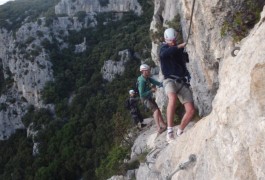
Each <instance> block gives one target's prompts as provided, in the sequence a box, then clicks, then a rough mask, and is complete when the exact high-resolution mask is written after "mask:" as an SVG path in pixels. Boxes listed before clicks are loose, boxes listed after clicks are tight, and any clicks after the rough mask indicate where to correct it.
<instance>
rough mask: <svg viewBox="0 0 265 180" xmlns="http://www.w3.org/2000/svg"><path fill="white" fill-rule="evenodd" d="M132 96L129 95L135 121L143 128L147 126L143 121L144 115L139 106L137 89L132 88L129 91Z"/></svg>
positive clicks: (131, 111)
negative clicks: (136, 94)
mask: <svg viewBox="0 0 265 180" xmlns="http://www.w3.org/2000/svg"><path fill="white" fill-rule="evenodd" d="M129 94H130V97H129V104H130V113H131V116H132V120H133V123H134V124H135V125H136V126H137V127H138V125H139V127H140V128H143V127H145V126H146V124H144V123H143V121H144V120H143V117H142V114H141V112H140V110H139V108H138V98H136V97H135V91H134V90H130V91H129Z"/></svg>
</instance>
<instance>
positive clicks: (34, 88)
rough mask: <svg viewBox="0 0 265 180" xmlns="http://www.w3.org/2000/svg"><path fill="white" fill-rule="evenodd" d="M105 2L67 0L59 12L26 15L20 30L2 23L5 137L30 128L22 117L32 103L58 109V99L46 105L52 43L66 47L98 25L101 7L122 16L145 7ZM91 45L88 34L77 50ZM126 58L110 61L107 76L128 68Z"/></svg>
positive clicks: (0, 128) (0, 111)
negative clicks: (55, 103) (75, 36)
mask: <svg viewBox="0 0 265 180" xmlns="http://www.w3.org/2000/svg"><path fill="white" fill-rule="evenodd" d="M102 2H103V1H101V3H100V2H99V1H97V0H96V1H84V0H83V1H72V0H62V1H60V2H59V3H58V5H57V6H56V7H55V12H56V13H57V14H60V16H59V17H55V18H45V17H40V18H38V19H37V20H36V21H34V22H29V21H28V20H25V21H24V22H23V23H22V26H21V27H19V28H18V29H17V30H15V31H14V32H13V31H10V32H8V31H7V30H5V29H0V65H1V68H0V70H1V72H0V73H1V74H3V76H4V79H5V88H6V91H4V92H3V93H2V95H1V97H0V140H2V139H6V138H8V137H9V136H10V135H11V134H12V133H14V132H15V130H16V129H20V128H24V125H23V123H22V122H21V119H22V117H23V115H24V114H25V113H26V112H27V108H28V106H29V105H33V106H35V107H36V108H49V109H51V110H52V111H53V109H54V107H53V105H44V104H43V101H42V98H41V92H42V90H43V88H44V86H45V84H46V82H48V81H53V70H52V63H51V61H50V57H49V50H47V49H48V48H49V45H51V44H53V43H56V44H57V45H58V46H59V48H60V49H64V48H67V47H69V43H68V42H67V41H66V39H67V37H68V36H69V34H70V33H71V32H74V31H77V32H78V31H80V30H81V29H83V28H88V27H94V26H96V25H97V21H96V19H95V16H96V14H97V13H100V12H115V13H117V14H118V15H117V17H120V16H122V14H123V13H124V12H129V11H134V12H135V13H136V14H138V15H140V14H141V13H142V9H141V6H140V4H139V3H138V1H137V0H126V1H120V0H118V1H117V0H110V1H104V2H108V3H107V4H105V5H104V6H102ZM77 12H79V14H76V13H77ZM62 15H64V17H63V16H62ZM70 31H71V32H70ZM86 48H87V42H86V39H84V41H83V42H80V43H78V44H75V53H82V52H84V51H85V50H86ZM122 54H124V53H122ZM125 54H126V53H125ZM122 56H123V55H122ZM125 56H126V55H125ZM126 58H128V57H122V61H121V62H120V63H121V64H119V63H117V62H111V61H110V62H109V65H107V66H108V67H107V68H106V67H104V69H105V71H107V72H109V73H107V75H106V79H109V80H111V79H113V78H114V77H115V74H122V72H123V71H124V67H123V65H124V63H125V61H127V60H126ZM108 68H110V69H108ZM104 77H105V76H104Z"/></svg>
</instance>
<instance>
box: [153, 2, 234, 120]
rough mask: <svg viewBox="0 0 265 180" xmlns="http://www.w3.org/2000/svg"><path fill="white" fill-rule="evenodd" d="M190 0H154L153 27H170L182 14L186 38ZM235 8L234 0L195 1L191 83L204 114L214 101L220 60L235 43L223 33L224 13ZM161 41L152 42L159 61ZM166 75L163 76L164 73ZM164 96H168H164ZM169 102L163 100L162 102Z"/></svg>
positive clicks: (190, 51)
mask: <svg viewBox="0 0 265 180" xmlns="http://www.w3.org/2000/svg"><path fill="white" fill-rule="evenodd" d="M191 8H192V1H191V0H185V1H182V0H166V1H159V0H155V10H154V16H153V21H152V23H151V27H150V29H151V30H152V31H154V32H155V31H158V29H157V25H163V26H165V27H167V26H168V25H167V24H168V22H170V21H172V20H173V19H174V17H175V16H176V15H179V16H180V17H181V21H180V23H181V26H182V32H183V38H184V40H185V41H186V38H187V34H188V30H189V24H190V19H191ZM233 8H235V6H234V3H233V2H230V3H229V2H219V1H203V2H201V1H198V2H196V4H195V9H194V15H193V21H192V27H191V37H190V39H189V41H188V45H187V47H186V50H187V52H188V53H189V57H190V63H189V64H188V69H189V71H190V72H191V76H192V79H191V84H192V89H193V92H194V94H193V95H194V100H195V104H196V106H197V108H198V110H199V113H200V115H201V116H205V115H207V114H209V113H210V112H211V110H212V101H213V99H214V96H215V95H216V92H217V89H218V87H219V79H218V77H219V76H218V73H219V64H220V63H221V61H222V60H223V59H224V58H225V54H224V52H225V50H227V51H230V50H231V49H232V48H233V47H234V44H233V43H232V41H231V39H230V38H229V37H227V38H222V37H221V33H220V31H221V28H220V27H221V25H222V23H223V21H224V17H225V16H227V14H228V13H229V12H231V11H233V10H234V9H233ZM158 51H159V44H158V43H155V42H153V48H152V58H153V60H154V61H155V62H156V64H158V65H159V56H158ZM161 78H163V77H161ZM161 99H165V98H161ZM164 104H166V102H164V103H163V102H161V106H162V105H164Z"/></svg>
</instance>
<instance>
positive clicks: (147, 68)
mask: <svg viewBox="0 0 265 180" xmlns="http://www.w3.org/2000/svg"><path fill="white" fill-rule="evenodd" d="M149 69H150V67H149V66H148V65H147V64H142V65H141V66H140V71H144V70H149Z"/></svg>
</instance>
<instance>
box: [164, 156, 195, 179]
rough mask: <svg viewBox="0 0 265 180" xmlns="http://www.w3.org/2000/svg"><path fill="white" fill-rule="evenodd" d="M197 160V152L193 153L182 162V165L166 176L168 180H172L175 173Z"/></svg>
mask: <svg viewBox="0 0 265 180" xmlns="http://www.w3.org/2000/svg"><path fill="white" fill-rule="evenodd" d="M195 161H196V155H195V154H191V155H190V156H189V160H188V161H186V162H184V163H180V165H179V166H178V168H177V169H176V170H175V171H173V172H172V173H171V174H169V175H168V176H167V177H166V180H171V178H172V176H173V175H174V174H176V173H177V172H178V171H180V170H184V169H186V168H187V167H188V166H189V164H191V163H193V162H195Z"/></svg>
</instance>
